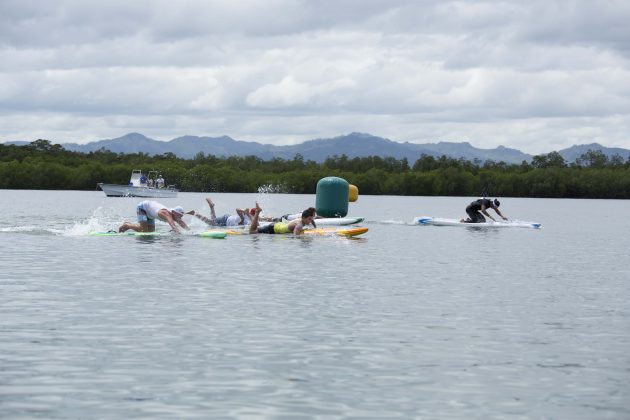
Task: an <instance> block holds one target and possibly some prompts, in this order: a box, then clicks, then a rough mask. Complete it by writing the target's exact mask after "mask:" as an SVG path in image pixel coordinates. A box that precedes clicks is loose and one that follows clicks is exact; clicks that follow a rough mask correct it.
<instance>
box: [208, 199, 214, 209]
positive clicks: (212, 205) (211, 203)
mask: <svg viewBox="0 0 630 420" xmlns="http://www.w3.org/2000/svg"><path fill="white" fill-rule="evenodd" d="M206 201H207V202H208V205H209V206H210V207H214V203H213V202H212V200H210V197H208V198H206Z"/></svg>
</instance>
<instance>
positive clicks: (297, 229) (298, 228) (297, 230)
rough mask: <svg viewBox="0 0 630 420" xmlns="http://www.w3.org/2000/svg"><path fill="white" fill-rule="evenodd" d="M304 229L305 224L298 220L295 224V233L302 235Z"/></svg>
mask: <svg viewBox="0 0 630 420" xmlns="http://www.w3.org/2000/svg"><path fill="white" fill-rule="evenodd" d="M303 230H304V225H303V224H302V222H301V221H300V222H297V223H296V224H295V227H294V228H293V234H294V235H301V234H302V231H303Z"/></svg>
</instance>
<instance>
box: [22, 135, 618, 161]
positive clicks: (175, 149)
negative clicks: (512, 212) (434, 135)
mask: <svg viewBox="0 0 630 420" xmlns="http://www.w3.org/2000/svg"><path fill="white" fill-rule="evenodd" d="M27 143H28V142H11V144H27ZM62 145H63V147H65V148H66V149H68V150H73V151H78V152H93V151H96V150H99V149H107V150H111V151H112V152H115V153H139V152H143V153H147V154H149V155H154V154H164V153H173V154H175V155H176V156H179V157H181V158H186V159H190V158H193V157H195V155H196V154H198V153H200V152H202V153H204V154H205V155H215V156H251V155H254V156H258V157H260V158H261V159H264V160H268V159H272V158H275V157H278V158H283V159H293V158H294V157H295V155H296V154H300V155H302V156H303V157H304V159H306V160H314V161H316V162H323V161H324V160H326V158H328V157H330V156H334V155H337V156H341V155H346V156H348V157H349V158H354V157H365V156H382V157H393V158H396V159H402V158H407V160H408V161H409V163H410V164H413V163H414V162H415V161H416V160H417V159H418V158H419V157H420V156H421V155H422V154H427V155H430V156H435V157H439V156H442V155H446V156H448V157H451V158H455V159H459V158H463V159H466V160H471V161H472V160H475V159H478V160H480V161H486V160H493V161H496V162H500V161H503V162H506V163H517V164H518V163H521V162H522V161H524V160H525V161H528V162H529V161H531V159H532V155H529V154H527V153H523V152H521V151H519V150H516V149H511V148H508V147H504V146H499V147H497V148H494V149H480V148H476V147H474V146H472V145H471V144H470V143H468V142H461V143H455V142H439V143H425V144H416V143H409V142H405V143H399V142H395V141H392V140H389V139H384V138H382V137H377V136H372V135H370V134H364V133H350V134H347V135H343V136H338V137H334V138H328V139H315V140H309V141H305V142H303V143H300V144H296V145H290V146H274V145H270V144H263V143H258V142H255V141H242V140H235V139H233V138H231V137H228V136H221V137H198V136H182V137H178V138H175V139H173V140H170V141H159V140H154V139H151V138H149V137H146V136H144V135H142V134H140V133H129V134H126V135H124V136H122V137H118V138H115V139H107V140H98V141H94V142H91V143H87V144H76V143H65V144H62ZM589 149H591V150H601V151H602V152H603V153H604V154H606V155H607V156H609V157H610V156H613V155H614V154H619V155H620V156H622V157H623V158H624V160H625V159H628V157H629V156H630V150H627V149H620V148H608V147H604V146H602V145H600V144H597V143H593V144H584V145H577V146H571V147H569V148H567V149H563V150H559V151H558V152H559V153H560V154H561V155H562V157H563V158H564V159H565V160H566V161H567V163H572V162H574V161H575V159H577V158H578V157H579V156H580V155H582V154H583V153H586V152H587V151H588V150H589Z"/></svg>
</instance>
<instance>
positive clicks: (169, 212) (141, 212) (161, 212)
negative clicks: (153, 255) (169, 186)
mask: <svg viewBox="0 0 630 420" xmlns="http://www.w3.org/2000/svg"><path fill="white" fill-rule="evenodd" d="M136 215H137V217H138V222H137V223H131V222H125V223H123V224H122V225H121V226H120V227H119V228H118V232H119V233H122V232H126V231H128V230H129V229H131V230H135V231H136V232H155V219H158V218H159V219H160V220H162V221H164V222H166V223H168V225H169V226H170V227H171V229H173V231H174V232H175V233H180V232H179V229H178V228H177V225H176V224H175V223H177V224H179V225H180V226H181V227H182V228H184V229H188V225H186V223H184V221H183V220H182V217H183V216H184V209H183V207H182V206H177V207H175V208H172V209H169V208H167V207H166V206H165V205H164V204H160V203H158V202H157V201H151V200H145V201H142V202H140V203H138V205H137V206H136Z"/></svg>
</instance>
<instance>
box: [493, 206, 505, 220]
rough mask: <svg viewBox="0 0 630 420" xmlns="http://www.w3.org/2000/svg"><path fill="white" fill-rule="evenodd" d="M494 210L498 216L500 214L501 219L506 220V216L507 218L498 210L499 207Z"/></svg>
mask: <svg viewBox="0 0 630 420" xmlns="http://www.w3.org/2000/svg"><path fill="white" fill-rule="evenodd" d="M494 211H496V212H497V214H498V215H499V216H501V218H502V219H503V220H507V219H508V218H507V217H505V216H504V215H503V214H501V211H499V209H494Z"/></svg>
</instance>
